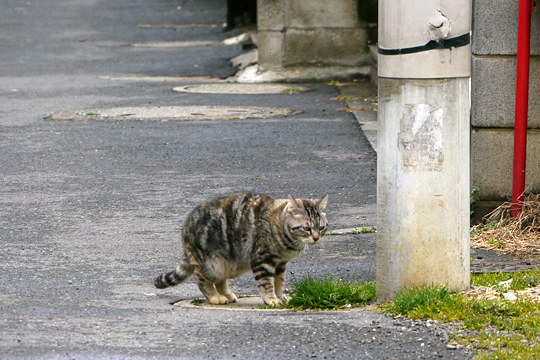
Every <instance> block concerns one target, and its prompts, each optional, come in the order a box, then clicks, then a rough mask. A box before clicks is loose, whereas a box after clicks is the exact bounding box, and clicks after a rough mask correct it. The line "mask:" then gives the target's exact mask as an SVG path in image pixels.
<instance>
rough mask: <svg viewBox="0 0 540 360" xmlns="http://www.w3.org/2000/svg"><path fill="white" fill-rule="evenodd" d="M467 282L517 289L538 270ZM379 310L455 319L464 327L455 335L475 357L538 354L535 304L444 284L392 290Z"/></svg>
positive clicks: (537, 279) (539, 312)
mask: <svg viewBox="0 0 540 360" xmlns="http://www.w3.org/2000/svg"><path fill="white" fill-rule="evenodd" d="M471 283H472V285H476V286H487V287H491V288H493V289H495V290H496V291H498V292H499V293H500V294H502V293H504V292H506V291H511V290H523V289H526V288H528V287H532V286H535V285H537V284H539V283H540V270H536V269H535V270H528V271H522V272H516V273H499V274H479V275H474V276H473V277H472V280H471ZM380 309H381V310H382V311H383V312H385V313H387V314H390V315H394V316H406V317H408V318H411V319H433V320H438V321H444V322H460V323H461V324H462V325H463V328H465V329H467V330H470V331H469V332H466V334H467V335H462V336H460V337H456V338H455V340H456V341H458V342H460V343H461V344H462V345H465V346H470V347H471V348H472V349H474V351H475V352H476V355H477V356H478V357H479V358H485V359H537V358H540V346H539V343H538V341H539V340H540V304H538V303H534V302H532V301H528V300H526V299H523V298H521V299H518V300H516V301H507V300H504V298H503V297H502V296H501V297H496V298H491V299H490V298H474V297H466V296H465V295H464V294H463V293H451V292H449V291H448V289H447V288H445V287H421V288H413V289H409V290H407V291H404V292H402V293H400V294H398V295H397V296H396V297H395V299H394V301H392V302H389V303H386V304H383V305H381V306H380Z"/></svg>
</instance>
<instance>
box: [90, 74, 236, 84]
mask: <svg viewBox="0 0 540 360" xmlns="http://www.w3.org/2000/svg"><path fill="white" fill-rule="evenodd" d="M100 78H101V79H108V80H113V81H140V82H178V83H186V82H187V83H201V82H211V83H230V82H232V80H228V79H218V78H215V77H210V76H155V75H107V76H101V77H100Z"/></svg>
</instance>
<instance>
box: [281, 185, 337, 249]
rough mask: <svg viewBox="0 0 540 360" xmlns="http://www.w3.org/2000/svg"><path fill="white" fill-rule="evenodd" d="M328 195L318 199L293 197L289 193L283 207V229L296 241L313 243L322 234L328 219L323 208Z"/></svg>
mask: <svg viewBox="0 0 540 360" xmlns="http://www.w3.org/2000/svg"><path fill="white" fill-rule="evenodd" d="M327 201H328V195H326V196H324V197H322V198H321V199H319V200H301V199H295V198H293V197H292V196H290V195H289V199H288V204H287V207H286V208H285V212H286V214H285V230H286V231H287V233H288V235H289V237H290V238H291V239H293V240H294V241H296V242H302V243H304V244H314V243H316V242H317V241H319V240H320V239H321V237H322V236H323V235H324V233H325V231H326V229H327V227H328V221H327V220H326V214H325V213H324V209H325V208H326V203H327Z"/></svg>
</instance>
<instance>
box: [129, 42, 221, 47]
mask: <svg viewBox="0 0 540 360" xmlns="http://www.w3.org/2000/svg"><path fill="white" fill-rule="evenodd" d="M218 45H223V43H222V42H221V41H217V40H200V41H148V42H140V43H134V44H131V46H133V47H146V48H177V47H189V46H218Z"/></svg>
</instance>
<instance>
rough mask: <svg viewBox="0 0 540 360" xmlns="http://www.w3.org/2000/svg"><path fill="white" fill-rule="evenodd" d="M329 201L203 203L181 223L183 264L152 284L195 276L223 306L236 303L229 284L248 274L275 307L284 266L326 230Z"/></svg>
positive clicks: (229, 199) (237, 197) (240, 197)
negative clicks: (251, 273) (248, 272)
mask: <svg viewBox="0 0 540 360" xmlns="http://www.w3.org/2000/svg"><path fill="white" fill-rule="evenodd" d="M327 201H328V195H326V196H324V197H322V198H321V199H317V200H302V199H295V198H293V197H292V196H291V195H289V197H288V199H272V198H270V197H269V196H266V195H261V194H253V193H237V194H231V195H227V196H224V197H220V198H217V199H214V200H211V201H207V202H204V203H202V204H200V205H199V206H197V207H196V208H195V209H193V210H192V211H191V213H190V214H189V215H188V216H187V218H186V220H185V222H184V226H183V228H182V237H183V247H184V256H183V258H182V260H181V261H180V263H179V264H178V266H177V267H176V269H175V270H173V271H171V272H168V273H165V274H162V275H160V276H158V277H157V278H156V279H155V282H154V285H155V286H156V287H157V288H158V289H163V288H166V287H168V286H173V285H178V284H180V283H181V282H183V281H184V280H185V279H186V278H188V277H189V276H190V275H191V274H194V276H195V280H196V282H197V285H198V287H199V289H200V290H201V292H202V293H203V295H204V296H205V297H206V299H207V301H208V303H210V304H227V303H230V302H236V301H237V297H236V295H234V294H233V293H232V292H231V290H230V289H229V286H228V284H227V280H229V279H232V278H235V277H238V276H240V275H242V274H244V273H246V272H247V271H249V270H251V271H252V272H253V275H254V277H255V281H256V282H257V284H258V287H259V292H260V296H261V298H262V299H263V301H264V303H265V304H267V305H274V306H275V305H278V304H280V303H281V301H282V300H284V298H285V297H284V295H283V283H284V281H285V270H286V266H287V262H288V261H289V260H291V259H292V258H294V257H295V256H297V255H298V254H299V253H301V252H302V251H303V250H304V249H305V247H306V245H311V244H314V243H316V242H317V241H319V240H320V239H321V238H322V236H323V235H324V233H325V230H326V229H327V227H328V222H327V220H326V214H325V213H324V210H325V208H326V204H327Z"/></svg>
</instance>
